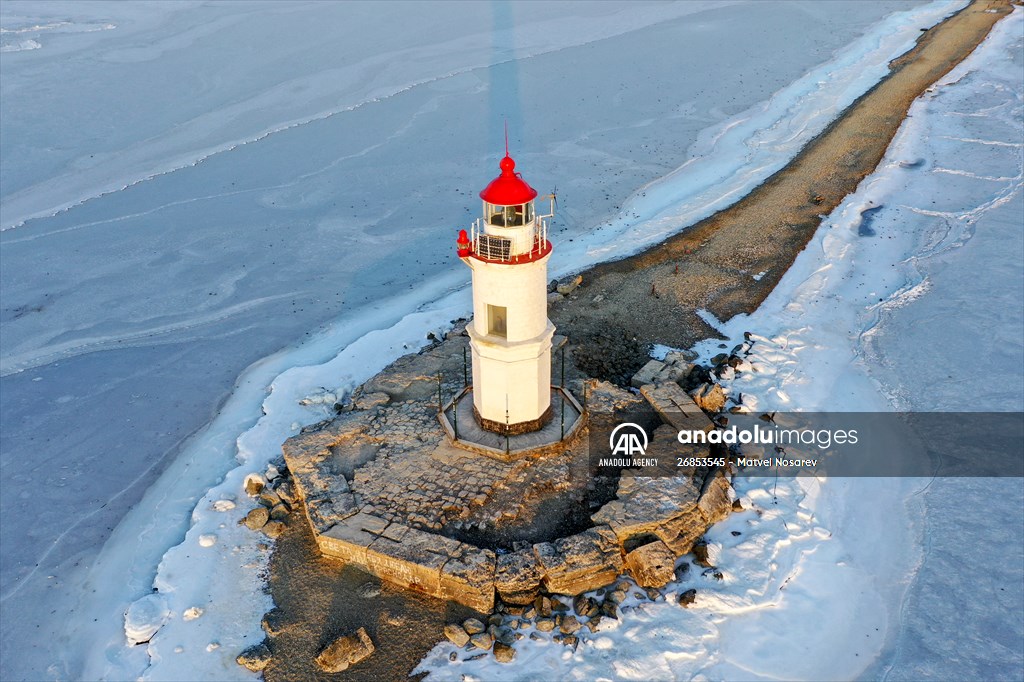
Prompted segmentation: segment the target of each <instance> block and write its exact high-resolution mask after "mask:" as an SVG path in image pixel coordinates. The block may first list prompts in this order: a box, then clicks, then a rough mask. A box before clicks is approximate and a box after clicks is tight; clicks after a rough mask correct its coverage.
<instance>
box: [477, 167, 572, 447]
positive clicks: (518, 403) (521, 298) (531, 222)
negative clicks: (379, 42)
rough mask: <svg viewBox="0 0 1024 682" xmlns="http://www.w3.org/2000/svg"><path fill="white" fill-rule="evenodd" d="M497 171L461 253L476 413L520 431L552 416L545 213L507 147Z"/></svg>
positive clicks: (496, 426)
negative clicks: (468, 274) (469, 305)
mask: <svg viewBox="0 0 1024 682" xmlns="http://www.w3.org/2000/svg"><path fill="white" fill-rule="evenodd" d="M498 167H499V168H500V169H501V173H500V175H498V177H497V178H495V179H494V180H493V181H492V182H491V183H490V184H489V185H487V187H485V188H484V190H483V191H482V192H480V198H481V199H482V200H483V215H482V216H481V217H480V218H478V219H477V220H475V221H474V222H473V224H472V225H471V226H470V231H469V233H468V234H467V233H466V230H461V231H460V232H459V238H458V254H459V258H460V259H461V260H462V262H463V263H465V264H466V265H468V266H469V268H470V270H471V271H472V273H473V275H472V277H473V320H472V322H471V323H470V324H469V325H468V326H467V328H466V330H467V332H468V334H469V338H470V348H471V352H472V357H473V388H472V395H473V414H474V417H475V418H476V421H477V423H478V424H479V425H480V426H481V427H482V428H483V429H486V430H487V431H493V432H497V433H501V434H510V435H515V434H522V433H528V432H530V431H536V430H538V429H540V428H541V427H543V426H544V425H545V423H547V421H548V420H549V419H550V417H551V391H552V387H551V337H552V336H553V335H554V333H555V327H554V325H553V324H551V321H550V320H548V306H547V302H548V301H547V282H548V279H547V271H548V258H549V257H550V256H551V242H549V241H548V234H547V219H548V218H551V217H552V216H553V215H554V210H553V209H554V201H553V199H552V204H551V209H552V210H550V211H549V212H548V213H547V214H545V215H537V212H536V207H535V206H534V199H536V197H537V191H536V190H534V189H533V188H532V187H530V185H528V184H527V183H526V181H525V180H523V178H522V176H521V175H520V174H519V173H517V172H516V162H515V161H513V160H512V157H510V156H509V155H508V150H507V149H506V151H505V157H504V158H503V159H501V161H500V163H499V164H498Z"/></svg>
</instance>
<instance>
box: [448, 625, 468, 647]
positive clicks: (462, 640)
mask: <svg viewBox="0 0 1024 682" xmlns="http://www.w3.org/2000/svg"><path fill="white" fill-rule="evenodd" d="M444 636H445V637H446V638H447V639H448V641H449V642H451V643H452V644H454V645H455V646H459V647H462V646H466V644H468V643H469V633H467V632H466V629H465V628H464V627H462V626H461V625H459V624H458V623H449V624H448V625H445V626H444Z"/></svg>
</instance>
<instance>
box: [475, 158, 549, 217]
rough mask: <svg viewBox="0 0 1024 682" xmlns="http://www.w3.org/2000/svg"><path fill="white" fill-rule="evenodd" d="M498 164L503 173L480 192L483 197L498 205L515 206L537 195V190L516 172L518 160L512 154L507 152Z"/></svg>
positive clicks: (488, 201)
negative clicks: (513, 158) (514, 159)
mask: <svg viewBox="0 0 1024 682" xmlns="http://www.w3.org/2000/svg"><path fill="white" fill-rule="evenodd" d="M498 166H499V167H500V168H501V175H499V176H498V177H496V178H494V180H492V181H491V184H489V185H487V187H485V188H484V191H482V192H480V198H481V199H483V200H484V201H486V202H487V203H490V204H497V205H498V206H514V205H516V204H525V203H526V202H527V201H530V200H531V199H533V198H534V197H535V196H537V190H535V189H534V188H532V187H530V186H529V185H527V184H526V181H524V180H523V178H522V177H521V176H520V175H519V173H516V172H515V169H516V162H515V161H513V160H512V157H511V156H509V155H508V154H505V158H503V159H502V160H501V163H499V164H498Z"/></svg>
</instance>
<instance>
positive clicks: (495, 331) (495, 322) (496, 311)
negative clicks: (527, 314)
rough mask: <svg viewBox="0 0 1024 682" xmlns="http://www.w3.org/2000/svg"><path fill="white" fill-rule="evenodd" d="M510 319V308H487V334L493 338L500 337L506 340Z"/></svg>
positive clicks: (498, 306)
mask: <svg viewBox="0 0 1024 682" xmlns="http://www.w3.org/2000/svg"><path fill="white" fill-rule="evenodd" d="M507 317H508V308H506V307H505V306H503V305H490V304H488V306H487V333H488V334H491V335H492V336H500V337H502V338H505V336H506V335H507V333H508V332H507V331H506V324H507V322H506V320H507Z"/></svg>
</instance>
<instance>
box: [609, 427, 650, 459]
mask: <svg viewBox="0 0 1024 682" xmlns="http://www.w3.org/2000/svg"><path fill="white" fill-rule="evenodd" d="M608 447H610V448H611V449H612V454H613V455H625V456H626V457H635V456H640V457H643V455H644V454H645V453H646V451H647V432H646V431H644V430H643V429H642V428H640V427H639V426H637V425H636V424H634V423H632V422H626V423H625V424H619V425H618V426H616V427H615V428H614V429H612V434H611V435H610V436H608Z"/></svg>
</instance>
